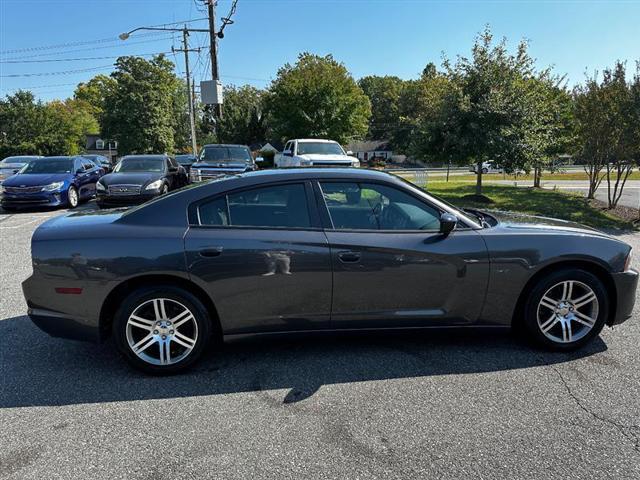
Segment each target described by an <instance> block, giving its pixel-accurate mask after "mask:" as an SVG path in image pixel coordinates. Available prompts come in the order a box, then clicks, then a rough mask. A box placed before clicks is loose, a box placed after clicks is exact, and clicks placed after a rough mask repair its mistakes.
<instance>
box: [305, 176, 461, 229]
mask: <svg viewBox="0 0 640 480" xmlns="http://www.w3.org/2000/svg"><path fill="white" fill-rule="evenodd" d="M313 183H314V185H313V186H314V192H315V197H316V203H317V206H318V209H319V210H320V215H321V218H322V223H323V227H324V229H325V230H330V231H333V232H346V233H384V234H389V233H391V234H393V233H426V234H433V233H440V230H439V229H438V230H416V229H407V230H381V229H364V228H336V227H335V225H334V224H333V219H332V218H331V214H330V213H329V207H328V206H327V202H326V201H325V199H324V193H323V191H322V185H321V183H355V184H357V185H362V184H373V185H382V186H384V187H387V188H395V189H396V190H400V191H401V192H402V193H404V194H406V195H409V196H410V197H412V198H414V199H415V200H417V201H418V202H420V203H422V204H424V205H427V206H428V207H431V208H433V209H434V210H436V211H437V212H439V213H440V215H442V214H443V213H450V212H448V211H447V210H443V209H442V208H440V207H438V206H436V205H434V204H432V203H431V202H429V201H426V200H425V199H424V198H421V197H419V196H417V195H415V194H414V193H413V192H411V191H407V190H405V189H402V188H399V187H398V186H397V185H394V184H392V183H389V182H384V181H380V180H377V179H375V180H374V179H371V180H369V179H367V180H361V179H349V178H316V179H314V182H313ZM458 223H459V224H461V225H462V226H458V225H456V228H455V229H454V231H456V230H457V231H466V230H473V228H471V227H470V226H469V225H467V224H466V223H465V222H464V220H462V219H460V218H458Z"/></svg>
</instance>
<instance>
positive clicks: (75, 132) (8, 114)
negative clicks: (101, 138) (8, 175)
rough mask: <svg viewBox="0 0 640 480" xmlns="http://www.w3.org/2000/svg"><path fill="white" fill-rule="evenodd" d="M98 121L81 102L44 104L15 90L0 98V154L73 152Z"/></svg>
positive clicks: (60, 153) (80, 149)
mask: <svg viewBox="0 0 640 480" xmlns="http://www.w3.org/2000/svg"><path fill="white" fill-rule="evenodd" d="M98 129H99V126H98V122H97V121H96V119H95V117H94V116H93V111H92V109H91V107H90V106H89V105H88V104H87V103H86V102H84V101H81V100H73V99H68V100H65V101H53V102H50V103H43V102H41V101H36V100H35V97H34V95H33V94H32V93H31V92H25V91H18V92H16V93H15V94H13V95H7V96H6V97H5V99H4V100H0V132H1V133H0V135H1V137H0V155H1V156H3V157H4V156H8V155H75V154H77V153H79V152H80V151H82V148H83V147H84V140H85V134H87V133H97V132H98Z"/></svg>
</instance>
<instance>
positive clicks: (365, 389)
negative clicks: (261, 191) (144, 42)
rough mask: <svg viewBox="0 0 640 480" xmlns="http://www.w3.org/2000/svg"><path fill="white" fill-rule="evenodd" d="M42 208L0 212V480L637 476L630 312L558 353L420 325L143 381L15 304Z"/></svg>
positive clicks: (106, 351) (637, 371)
mask: <svg viewBox="0 0 640 480" xmlns="http://www.w3.org/2000/svg"><path fill="white" fill-rule="evenodd" d="M80 208H82V209H90V208H94V207H93V204H92V203H90V204H88V205H83V206H81V207H80ZM60 213H61V212H59V211H55V212H26V213H18V214H5V213H2V212H1V211H0V237H1V239H2V251H1V254H0V263H1V271H0V282H1V284H0V285H1V287H0V288H1V292H2V294H1V296H0V385H1V388H0V478H12V479H42V478H46V479H53V478H60V479H71V478H82V479H87V478H91V479H101V478H109V479H118V478H123V479H124V478H127V479H165V478H166V479H182V478H225V479H228V478H242V479H246V478H340V479H344V478H363V479H369V478H384V479H392V478H398V479H406V478H432V477H433V478H456V479H457V478H531V479H534V478H535V479H546V478H580V479H583V478H615V479H621V478H640V348H639V345H640V322H639V320H640V312H639V309H638V306H636V310H635V312H634V317H633V318H632V319H631V320H629V321H628V322H627V323H625V324H623V325H621V326H619V327H616V328H615V330H611V329H606V330H605V331H604V332H603V334H602V336H601V339H599V340H597V341H596V342H594V343H592V344H591V345H590V346H589V347H588V348H586V349H584V350H582V351H579V352H576V353H572V354H568V355H567V354H554V353H548V352H543V351H539V350H535V349H533V348H530V347H528V346H526V345H523V344H522V343H520V342H518V341H517V340H515V339H514V337H512V336H511V335H510V334H509V333H506V332H503V331H491V332H477V331H475V332H455V331H454V332H430V333H425V334H423V335H419V336H416V335H415V334H412V335H386V336H374V337H371V336H366V337H363V336H358V337H338V338H323V339H315V340H295V341H271V342H251V343H244V344H233V345H227V346H225V347H223V349H222V351H218V352H211V353H210V354H208V355H207V357H206V358H205V359H204V361H203V362H201V363H200V364H198V366H197V368H196V369H195V370H193V371H190V372H189V373H187V374H184V375H180V376H174V377H168V378H154V377H147V376H144V375H142V374H139V373H137V372H135V371H132V370H131V369H130V368H129V367H128V366H127V365H126V364H125V363H124V361H123V360H121V359H120V358H119V356H118V355H117V354H116V353H115V351H114V349H113V345H112V344H111V343H107V344H105V345H97V346H96V345H91V344H84V343H79V342H73V341H66V340H61V339H55V338H51V337H49V336H47V335H46V334H45V333H43V332H41V331H40V330H38V329H37V328H36V327H35V326H34V325H32V324H31V322H30V321H29V320H28V318H27V317H25V316H24V313H25V310H26V306H25V303H24V299H23V297H22V292H21V289H20V283H21V282H22V280H24V279H25V278H26V277H27V276H28V275H29V274H30V270H31V265H30V255H29V242H30V237H31V234H32V232H33V230H34V229H35V228H36V227H37V226H38V225H39V224H40V223H42V222H43V221H44V220H46V219H47V218H49V217H51V216H53V215H58V214H60ZM622 238H623V239H624V240H625V241H627V242H629V243H631V244H633V245H634V246H635V248H636V251H640V234H629V235H623V236H622ZM637 258H638V257H636V266H637V265H638V261H637ZM638 303H640V302H638Z"/></svg>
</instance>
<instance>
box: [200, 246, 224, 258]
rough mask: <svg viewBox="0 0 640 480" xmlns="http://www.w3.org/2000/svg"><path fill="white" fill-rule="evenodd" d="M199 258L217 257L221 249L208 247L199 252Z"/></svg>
mask: <svg viewBox="0 0 640 480" xmlns="http://www.w3.org/2000/svg"><path fill="white" fill-rule="evenodd" d="M199 253H200V256H201V257H208V258H210V257H218V256H220V254H221V253H222V247H208V248H203V249H202V250H200V252H199Z"/></svg>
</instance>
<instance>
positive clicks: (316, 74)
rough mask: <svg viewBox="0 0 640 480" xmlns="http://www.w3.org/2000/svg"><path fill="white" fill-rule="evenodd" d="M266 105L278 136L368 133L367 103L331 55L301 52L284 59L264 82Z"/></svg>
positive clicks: (336, 136) (343, 140)
mask: <svg viewBox="0 0 640 480" xmlns="http://www.w3.org/2000/svg"><path fill="white" fill-rule="evenodd" d="M266 104H267V108H268V112H269V121H270V124H271V127H272V128H273V131H274V134H275V135H276V136H277V137H279V138H282V139H286V138H300V137H324V138H330V139H333V140H336V141H338V142H341V143H346V142H348V141H349V140H351V139H353V138H362V137H364V136H365V135H366V133H367V127H368V122H369V117H370V116H371V105H370V103H369V99H368V98H367V96H366V95H365V94H364V92H363V91H362V89H361V88H360V87H358V85H357V84H356V82H355V81H354V80H353V78H352V76H351V75H350V74H349V72H348V71H347V69H346V68H345V67H344V65H343V64H341V63H339V62H337V61H336V60H334V58H333V57H332V56H331V55H327V56H325V57H321V56H318V55H312V54H310V53H302V54H300V56H299V57H298V61H297V62H296V64H295V65H290V64H285V65H284V66H283V67H282V68H280V69H279V70H278V76H277V78H276V79H275V80H274V81H273V82H272V84H271V86H270V87H269V93H268V95H267V99H266Z"/></svg>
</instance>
